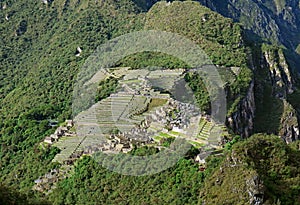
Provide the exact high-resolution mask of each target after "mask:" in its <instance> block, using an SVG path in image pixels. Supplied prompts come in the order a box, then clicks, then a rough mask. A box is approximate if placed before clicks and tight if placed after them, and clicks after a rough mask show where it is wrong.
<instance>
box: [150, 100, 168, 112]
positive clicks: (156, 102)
mask: <svg viewBox="0 0 300 205" xmlns="http://www.w3.org/2000/svg"><path fill="white" fill-rule="evenodd" d="M166 103H167V100H166V99H161V98H152V99H151V101H150V103H149V105H148V110H151V109H153V108H156V107H159V106H163V105H164V104H166Z"/></svg>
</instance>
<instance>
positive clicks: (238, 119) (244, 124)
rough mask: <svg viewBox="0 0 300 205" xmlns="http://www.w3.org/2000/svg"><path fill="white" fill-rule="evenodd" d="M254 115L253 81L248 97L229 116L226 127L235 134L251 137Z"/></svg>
mask: <svg viewBox="0 0 300 205" xmlns="http://www.w3.org/2000/svg"><path fill="white" fill-rule="evenodd" d="M254 115H255V100H254V81H252V82H251V84H250V86H249V90H248V93H247V95H246V96H245V97H244V98H243V99H242V100H241V101H240V102H239V103H238V105H237V109H236V111H235V112H233V113H232V114H230V115H229V116H227V119H226V125H227V126H228V127H230V128H231V129H232V130H233V132H234V133H236V134H239V135H241V136H242V137H249V136H250V135H251V134H252V133H253V122H254Z"/></svg>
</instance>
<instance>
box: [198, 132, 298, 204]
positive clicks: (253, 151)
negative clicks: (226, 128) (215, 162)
mask: <svg viewBox="0 0 300 205" xmlns="http://www.w3.org/2000/svg"><path fill="white" fill-rule="evenodd" d="M299 157H300V151H299V149H297V150H296V149H292V148H290V147H289V146H288V145H286V144H285V143H284V142H283V141H282V140H281V139H280V138H278V137H277V136H267V135H262V134H259V135H255V136H253V137H251V138H249V139H247V140H244V141H241V142H238V143H236V144H234V145H233V146H232V149H231V151H230V152H229V153H228V154H227V157H226V160H224V161H223V162H222V163H221V166H220V167H221V168H220V169H218V170H216V171H215V172H214V173H213V174H212V176H211V177H210V178H209V179H208V180H207V181H206V184H205V188H204V191H203V196H204V201H205V202H206V203H207V204H236V202H239V203H240V204H249V201H250V199H251V197H250V196H249V192H253V193H255V194H258V195H257V196H260V195H259V194H263V196H264V200H263V201H264V203H265V204H275V203H279V202H280V203H281V204H299V202H300V198H299V196H300V195H299V194H300V189H299V179H300V171H299V166H300V164H299V160H298V158H299ZM254 183H255V184H254ZM233 190H235V191H233ZM252 199H253V198H252Z"/></svg>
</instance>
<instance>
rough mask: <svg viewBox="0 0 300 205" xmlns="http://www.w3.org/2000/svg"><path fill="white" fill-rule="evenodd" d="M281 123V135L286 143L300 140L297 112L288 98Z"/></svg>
mask: <svg viewBox="0 0 300 205" xmlns="http://www.w3.org/2000/svg"><path fill="white" fill-rule="evenodd" d="M280 123H281V126H280V130H279V136H280V137H281V138H282V139H283V140H284V141H285V142H286V143H291V142H293V141H295V140H300V135H299V122H298V118H297V112H296V110H295V109H294V108H293V106H292V105H291V104H289V103H288V102H287V101H286V100H284V112H283V115H282V117H281V121H280Z"/></svg>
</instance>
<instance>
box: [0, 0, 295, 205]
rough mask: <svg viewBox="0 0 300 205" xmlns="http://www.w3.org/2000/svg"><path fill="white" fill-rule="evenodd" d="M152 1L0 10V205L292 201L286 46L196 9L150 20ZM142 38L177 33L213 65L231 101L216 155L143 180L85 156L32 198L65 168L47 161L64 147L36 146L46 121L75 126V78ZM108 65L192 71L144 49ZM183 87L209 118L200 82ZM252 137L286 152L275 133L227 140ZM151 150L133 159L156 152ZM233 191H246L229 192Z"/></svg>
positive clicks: (47, 1)
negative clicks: (127, 39) (107, 46)
mask: <svg viewBox="0 0 300 205" xmlns="http://www.w3.org/2000/svg"><path fill="white" fill-rule="evenodd" d="M154 2H155V1H132V0H118V1H117V0H105V1H95V0H86V1H80V0H44V1H40V0H36V1H34V0H1V1H0V145H1V147H0V182H1V183H0V204H43V203H44V204H201V203H202V202H205V203H206V204H238V203H239V202H240V200H242V201H243V203H245V204H246V203H248V202H249V203H251V204H262V203H263V202H265V203H266V204H268V203H269V204H274V203H277V204H280V203H281V204H300V199H299V197H298V196H299V194H300V189H299V187H300V179H299V176H300V175H299V171H298V170H299V167H300V165H299V163H298V162H297V160H296V159H297V157H298V156H299V155H300V151H299V149H300V148H299V143H297V142H292V141H295V140H297V139H298V138H299V133H298V138H297V135H296V134H295V133H296V129H297V128H299V126H298V121H299V115H298V113H299V107H300V106H299V98H298V96H299V91H298V90H297V87H298V86H299V85H298V76H297V74H295V72H292V71H291V72H288V71H289V69H290V65H291V64H292V63H290V62H291V61H286V57H285V55H286V54H285V53H284V52H283V51H284V50H285V49H284V48H280V47H278V46H272V45H270V42H267V41H266V40H264V42H265V43H264V44H263V43H262V42H263V40H261V41H259V42H256V41H253V39H249V38H247V35H245V30H244V28H243V26H242V25H241V24H239V23H234V21H233V20H231V19H229V18H225V17H223V16H221V15H220V14H218V13H215V12H213V11H211V10H210V9H209V8H207V7H205V6H202V5H201V4H200V3H198V2H193V1H187V2H177V1H175V2H173V3H167V2H159V3H157V4H155V5H154V6H153V7H152V8H151V9H150V10H149V11H148V10H147V8H148V7H149V6H150V5H151V4H152V3H154ZM140 30H162V31H169V32H174V33H178V34H181V35H183V36H185V37H187V38H189V39H190V40H192V41H194V42H195V43H196V44H198V45H199V46H200V47H201V48H202V49H203V50H204V51H205V52H206V53H207V54H208V56H209V57H210V59H211V60H212V62H213V63H214V64H215V65H217V67H218V70H219V71H220V73H221V75H222V79H223V80H224V81H225V90H226V94H227V101H228V107H227V108H228V112H227V126H228V127H227V129H228V130H229V137H228V139H227V141H225V142H224V147H225V148H224V153H222V154H221V155H218V156H210V157H208V158H207V160H206V169H205V171H204V170H203V169H201V167H199V164H198V163H195V160H194V159H195V156H196V155H197V154H198V153H199V151H198V150H197V149H196V148H192V149H191V150H190V152H189V153H187V155H186V156H185V157H184V158H182V159H181V160H180V161H179V162H177V164H176V165H175V166H174V167H171V168H169V169H167V170H165V171H163V172H161V173H158V174H155V175H150V176H143V177H133V176H123V175H120V174H117V173H114V172H111V171H108V170H106V169H105V168H103V167H101V166H100V165H99V164H98V163H97V162H95V161H94V160H93V158H91V157H89V156H85V157H83V158H81V159H79V160H78V161H77V162H76V163H75V168H74V172H73V173H72V175H71V176H69V177H68V178H66V179H64V180H62V181H60V182H59V183H58V184H57V188H56V189H54V190H53V191H52V193H50V194H48V195H45V194H44V193H40V192H37V191H34V190H33V189H32V187H33V185H34V180H35V179H37V178H39V176H42V175H44V174H46V173H48V172H49V171H50V170H51V169H54V168H59V167H60V166H61V164H59V163H53V162H52V159H53V158H54V156H55V155H56V154H57V153H59V152H60V150H59V149H58V148H56V147H53V146H52V147H51V146H44V147H43V146H40V144H39V143H40V142H41V141H42V140H43V139H44V138H45V136H49V135H50V134H52V133H53V132H54V130H55V129H54V128H53V127H51V126H50V122H51V121H58V124H61V123H63V122H64V121H65V120H66V119H70V118H71V117H72V116H71V114H72V107H71V106H72V91H73V85H74V83H75V80H76V77H77V73H78V71H79V69H80V68H81V66H82V65H83V64H84V62H85V60H86V59H87V58H88V57H89V56H90V55H91V54H92V53H93V52H94V51H95V49H96V48H97V47H98V46H99V45H101V44H102V43H104V42H107V41H108V40H110V39H113V38H115V37H117V36H120V35H122V34H126V33H129V32H132V31H140ZM282 38H284V36H283V37H282ZM269 56H270V58H268V57H269ZM277 65H279V66H277ZM293 65H295V64H293ZM116 66H129V67H132V68H133V69H141V68H144V67H148V66H160V67H163V68H171V69H173V68H182V67H189V65H187V64H186V62H182V61H180V60H178V59H176V58H174V57H173V56H168V55H166V54H162V53H150V52H144V53H137V54H135V55H132V56H127V57H126V58H124V59H122V60H121V61H119V62H117V63H116ZM236 69H237V70H238V72H236ZM274 70H275V72H274ZM278 70H279V71H280V72H279V73H281V75H276V71H278ZM272 73H273V74H274V73H275V74H274V75H272ZM277 73H278V72H277ZM289 75H290V78H289ZM114 80H115V79H114ZM186 80H187V81H188V84H189V86H190V87H191V88H192V90H193V91H194V94H195V96H196V98H197V102H198V105H199V106H200V107H201V108H203V111H206V113H208V114H210V111H211V110H210V99H209V96H208V92H207V90H206V88H205V86H204V84H203V82H202V79H201V77H200V76H188V77H187V78H186ZM254 82H255V83H254ZM278 82H279V83H278ZM112 84H113V85H112ZM116 84H117V82H116V80H115V81H114V82H112V83H111V82H110V81H104V82H102V84H100V85H99V89H100V90H99V93H98V99H97V100H101V99H104V98H106V97H108V96H109V94H110V93H111V92H113V90H114V89H115V87H116ZM252 85H255V87H254V88H253V86H252ZM276 85H277V86H276ZM280 85H282V86H280ZM101 88H102V89H101ZM254 92H255V93H254ZM281 95H282V96H281ZM249 96H250V97H249ZM251 96H255V98H256V99H255V102H256V104H257V103H260V102H262V105H261V106H256V108H257V109H256V111H257V112H256V116H255V118H254V113H253V112H254V110H255V108H254V107H253V110H252V103H254V99H252V97H251ZM246 108H247V109H246ZM266 108H268V109H267V110H266ZM284 109H285V110H284ZM249 110H250V111H249ZM273 111H274V112H273ZM275 111H276V112H275ZM248 118H251V120H250V121H251V123H250V121H249V119H248ZM273 119H274V120H273ZM285 119H287V120H285ZM230 120H231V121H230ZM252 121H253V122H252ZM248 122H249V124H251V125H248ZM253 124H254V125H253ZM245 127H247V128H245ZM253 132H263V133H267V134H276V135H280V137H281V138H282V139H284V140H285V141H286V142H287V143H290V144H289V145H286V144H285V143H283V142H282V141H281V140H280V139H279V137H278V136H276V137H275V136H273V135H272V136H267V135H256V136H254V137H250V139H248V140H245V141H244V140H241V142H237V141H238V140H237V139H240V138H239V137H236V138H235V140H233V141H232V142H230V140H232V139H233V138H234V137H235V136H236V135H237V134H239V135H242V136H247V137H248V136H249V135H250V134H252V133H253ZM298 132H299V130H298ZM153 149H154V148H147V147H142V148H136V150H134V151H133V152H131V153H129V154H133V155H134V154H141V155H147V154H151V153H156V152H158V150H153ZM232 165H234V166H232ZM255 177H257V178H259V180H261V181H262V183H261V184H263V185H261V186H262V188H261V189H260V188H259V191H257V190H256V188H253V186H254V185H253V183H254V184H255V183H256V181H255V180H257V178H255ZM244 178H245V179H246V182H245V181H244ZM254 178H255V179H254ZM232 179H235V180H234V182H235V181H236V184H232ZM247 180H248V181H247ZM251 180H252V181H251ZM253 181H254V182H253ZM2 184H3V185H2ZM6 187H7V188H6ZM240 188H242V190H244V192H242V193H241V192H239V191H236V192H234V191H232V190H239V189H240ZM1 190H2V191H1ZM224 190H225V191H224ZM249 190H250V192H249ZM282 190H283V191H282ZM228 192H232V193H230V194H229V195H227V193H228ZM248 193H249V194H248ZM250 193H251V194H250ZM255 194H258V195H257V196H256V195H255ZM256 202H257V203H256Z"/></svg>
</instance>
